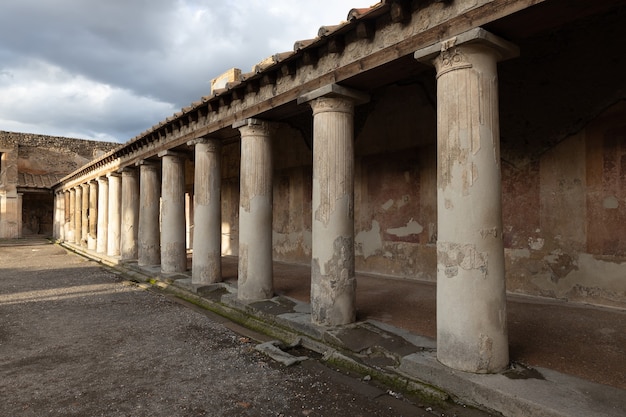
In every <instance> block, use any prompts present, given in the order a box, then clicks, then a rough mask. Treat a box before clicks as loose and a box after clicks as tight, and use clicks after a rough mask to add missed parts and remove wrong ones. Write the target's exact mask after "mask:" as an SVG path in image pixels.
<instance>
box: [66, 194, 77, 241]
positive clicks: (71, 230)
mask: <svg viewBox="0 0 626 417" xmlns="http://www.w3.org/2000/svg"><path fill="white" fill-rule="evenodd" d="M69 193H70V206H69V207H70V211H69V213H70V217H69V227H68V233H67V241H68V242H70V243H75V242H76V189H75V188H71V189H70V191H69Z"/></svg>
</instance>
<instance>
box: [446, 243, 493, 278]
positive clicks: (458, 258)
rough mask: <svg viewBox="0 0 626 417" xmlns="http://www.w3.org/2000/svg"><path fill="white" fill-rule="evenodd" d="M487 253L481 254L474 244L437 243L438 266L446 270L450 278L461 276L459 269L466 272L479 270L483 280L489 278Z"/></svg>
mask: <svg viewBox="0 0 626 417" xmlns="http://www.w3.org/2000/svg"><path fill="white" fill-rule="evenodd" d="M487 257H488V254H487V253H486V252H479V251H478V250H476V246H475V245H472V244H460V243H452V242H437V259H438V264H439V265H441V266H443V267H444V268H445V274H446V276H447V277H448V278H454V277H455V276H457V275H458V274H459V268H461V269H464V270H466V271H471V270H478V271H480V273H481V275H482V276H483V278H486V277H487V263H488V262H487V261H488V259H487Z"/></svg>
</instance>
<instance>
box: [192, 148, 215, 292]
mask: <svg viewBox="0 0 626 417" xmlns="http://www.w3.org/2000/svg"><path fill="white" fill-rule="evenodd" d="M190 144H193V145H195V164H194V165H195V168H194V169H195V171H194V198H193V201H194V210H193V213H194V217H193V224H194V236H195V238H194V241H193V260H192V269H191V282H192V283H193V284H211V283H215V282H219V281H221V280H222V233H221V231H222V208H221V198H220V190H221V179H222V178H221V146H220V142H219V141H218V140H215V139H197V140H195V141H192V142H191V143H190Z"/></svg>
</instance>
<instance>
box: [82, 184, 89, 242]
mask: <svg viewBox="0 0 626 417" xmlns="http://www.w3.org/2000/svg"><path fill="white" fill-rule="evenodd" d="M81 187H82V189H83V199H82V203H81V204H82V207H81V210H80V212H81V214H82V219H81V230H80V245H81V246H84V247H87V236H88V235H89V184H81Z"/></svg>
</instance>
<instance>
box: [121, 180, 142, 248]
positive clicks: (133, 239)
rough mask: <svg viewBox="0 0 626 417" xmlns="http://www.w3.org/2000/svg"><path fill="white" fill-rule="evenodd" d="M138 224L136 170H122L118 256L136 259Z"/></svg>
mask: <svg viewBox="0 0 626 417" xmlns="http://www.w3.org/2000/svg"><path fill="white" fill-rule="evenodd" d="M138 225H139V181H138V178H137V170H136V169H134V168H124V169H123V170H122V231H121V233H122V235H121V243H120V245H121V246H120V256H121V259H122V260H130V259H137V247H138V244H137V231H138Z"/></svg>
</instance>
